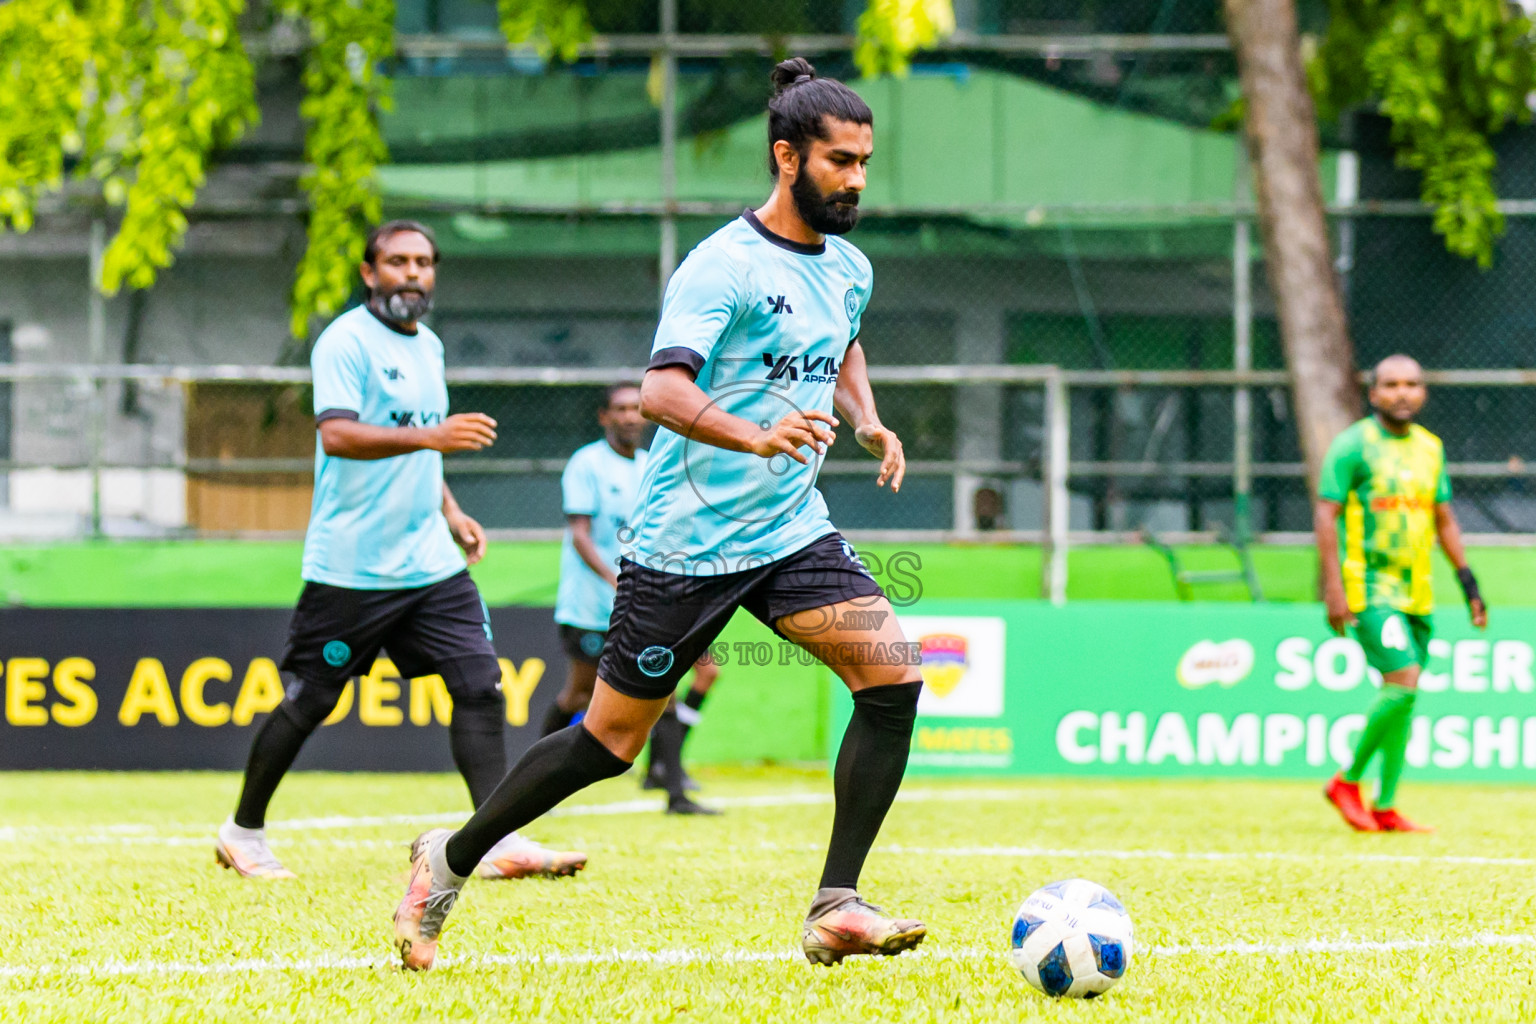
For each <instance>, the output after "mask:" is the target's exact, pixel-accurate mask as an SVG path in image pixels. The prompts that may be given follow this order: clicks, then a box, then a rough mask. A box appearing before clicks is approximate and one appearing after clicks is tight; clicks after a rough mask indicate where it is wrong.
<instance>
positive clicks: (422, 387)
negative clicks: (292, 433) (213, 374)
mask: <svg viewBox="0 0 1536 1024" xmlns="http://www.w3.org/2000/svg"><path fill="white" fill-rule="evenodd" d="M437 259H438V253H437V244H436V243H435V242H434V241H433V239H432V234H431V232H430V231H429V230H428V229H427V228H426V227H425V226H423V225H421V224H417V223H415V222H412V221H391V222H389V223H387V224H382V225H380V226H379V227H377V228H375V229H374V230H373V231H372V232H371V233H370V234H369V236H368V240H367V243H366V246H365V248H364V257H363V264H362V268H361V273H362V277H363V283H364V284H365V285H366V286H367V288H368V300H367V302H366V303H365V304H364V305H362V306H359V307H357V308H356V309H353V310H350V311H349V312H346V313H343V314H342V315H341V316H339V317H337V318H336V319H335V321H333V322H332V323H331V325H330V326H329V327H327V328H326V329H325V331H324V333H322V334H321V335H320V338H319V339H318V340H317V341H316V342H315V349H314V354H313V356H312V360H311V362H312V364H313V370H314V395H315V400H314V404H315V424H316V433H317V439H316V443H315V496H314V503H313V507H312V508H311V510H310V517H309V531H308V533H307V534H306V535H305V538H304V568H303V577H304V581H305V583H304V591H303V593H302V594H301V595H300V597H299V604H298V607H297V608H296V609H295V611H294V614H293V621H292V623H291V624H290V626H289V632H288V644H287V649H286V650H285V651H284V653H283V661H282V666H281V667H282V671H283V673H284V676H285V683H286V693H285V695H284V697H283V700H282V702H281V703H280V704H278V706H277V708H276V709H274V710H273V712H272V714H271V715H269V716H268V717H267V720H266V721H265V722H264V723H262V726H261V728H260V729H259V730H257V733H256V737H255V739H254V740H253V741H252V743H251V753H250V758H249V760H248V762H247V764H246V770H245V781H244V785H243V787H242V789H241V793H240V802H239V804H238V806H237V807H236V808H235V813H234V814H233V815H232V816H231V817H230V819H229V820H228V821H226V822H225V823H224V824H223V826H221V827H220V829H219V834H218V839H217V841H216V844H215V847H214V852H215V854H216V856H217V857H218V860H219V863H221V864H223V865H224V866H225V867H229V868H233V869H234V870H235V871H236V872H237V873H239V874H240V875H241V876H242V877H245V878H264V879H278V878H292V877H293V873H292V872H290V871H289V870H288V869H287V868H285V867H284V866H283V865H282V863H281V862H280V861H278V859H277V857H276V856H274V855H273V853H272V850H271V848H270V847H269V846H268V845H267V840H266V832H265V824H266V813H267V805H268V803H270V801H271V799H272V794H273V793H274V792H276V790H277V786H278V783H280V782H281V781H282V779H283V776H284V775H285V774H287V772H288V769H289V767H290V766H291V765H292V764H293V760H294V758H296V757H297V756H298V754H299V750H300V748H302V747H303V745H304V741H305V740H307V739H308V738H309V736H310V734H311V733H313V732H314V731H315V729H316V728H317V727H318V726H319V725H320V723H321V722H323V721H324V720H325V718H326V716H328V715H329V714H330V713H331V711H332V710H333V709H334V708H335V706H336V702H337V701H338V700H339V699H340V697H341V694H342V692H343V690H344V689H345V687H346V685H347V682H348V681H349V680H350V679H351V678H352V677H354V676H357V675H359V674H361V673H364V672H366V671H368V670H369V668H370V667H372V665H373V662H374V659H375V658H377V657H378V655H379V652H380V650H388V652H389V655H390V657H391V659H393V660H394V662H395V664H396V665H397V666H398V667H399V669H400V671H401V672H403V673H404V674H405V675H407V676H411V677H416V676H424V675H434V674H435V675H441V676H442V677H443V680H444V682H445V683H446V684H447V687H448V692H449V694H450V695H451V696H452V698H453V718H452V722H451V724H450V725H449V727H448V732H449V745H450V747H451V749H452V752H453V761H454V764H455V765H456V766H457V767H458V769H459V772H460V773H461V774H462V775H463V776H464V781H465V783H466V784H467V785H468V787H469V793H470V799H471V800H472V802H473V803H474V804H475V805H476V806H479V805H480V804H481V803H482V802H483V801H484V800H485V798H486V797H487V796H489V795H490V793H491V791H492V789H494V788H495V786H496V784H497V782H498V781H500V779H501V776H502V774H503V773H504V772H505V770H506V746H505V737H504V734H503V730H504V721H505V714H506V711H505V704H504V702H503V698H502V694H501V666H500V664H499V663H498V662H497V660H496V652H495V650H494V649H493V648H492V646H491V626H490V620H489V618H488V615H487V612H486V607H485V602H484V601H482V600H481V599H480V592H479V590H477V589H476V588H475V584H474V581H473V580H471V579H470V577H469V568H468V567H469V566H470V565H473V564H474V563H475V562H478V561H479V560H480V558H481V556H482V555H483V554H484V553H485V531H484V530H482V529H481V528H480V524H479V523H477V522H475V520H474V519H472V518H470V517H469V516H467V515H465V514H464V512H463V510H462V509H460V508H459V505H458V502H456V501H454V500H453V494H452V492H450V491H449V490H448V486H447V484H445V483H444V482H443V454H444V453H447V452H468V451H476V450H479V449H481V448H484V447H486V446H487V445H489V444H491V443H492V442H493V441H495V440H496V421H495V420H493V419H491V418H490V417H489V416H486V415H485V414H484V413H478V412H471V413H461V414H459V415H457V416H450V415H448V385H447V383H446V381H445V379H444V375H443V343H442V342H441V341H439V340H438V337H437V335H436V334H434V333H432V330H431V328H429V327H427V326H426V325H424V324H422V323H420V319H421V317H423V316H424V315H426V313H427V311H428V310H430V309H431V308H432V291H433V287H434V286H435V284H436V280H437ZM461 548H462V549H463V550H462V553H461V551H460V549H461ZM585 863H586V855H585V854H582V853H568V852H559V851H554V850H547V849H545V848H544V847H542V846H539V845H538V844H537V843H534V842H532V841H531V840H528V839H525V838H523V837H522V836H519V835H516V834H513V833H512V832H511V830H508V832H507V833H505V834H503V835H502V836H500V837H498V839H497V842H496V843H495V845H494V846H493V847H492V848H491V849H489V850H487V852H486V856H485V858H484V859H483V861H482V863H481V864H480V865H478V867H479V870H480V873H481V874H482V875H483V876H485V877H491V878H521V877H525V876H527V875H535V874H545V875H568V874H571V873H573V872H575V871H576V870H578V869H579V868H581V867H582V865H584V864H585Z"/></svg>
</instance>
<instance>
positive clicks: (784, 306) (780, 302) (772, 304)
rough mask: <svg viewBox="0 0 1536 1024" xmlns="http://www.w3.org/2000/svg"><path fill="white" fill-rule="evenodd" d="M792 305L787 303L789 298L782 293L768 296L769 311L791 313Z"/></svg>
mask: <svg viewBox="0 0 1536 1024" xmlns="http://www.w3.org/2000/svg"><path fill="white" fill-rule="evenodd" d="M794 311H795V310H794V307H793V306H791V305H790V304H789V299H788V297H787V296H784V295H770V296H768V312H769V313H793V312H794Z"/></svg>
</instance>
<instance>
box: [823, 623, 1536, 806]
mask: <svg viewBox="0 0 1536 1024" xmlns="http://www.w3.org/2000/svg"><path fill="white" fill-rule="evenodd" d="M921 610H922V612H923V614H921V615H906V614H902V615H900V620H901V623H902V626H903V628H904V630H905V631H906V634H907V639H908V640H909V641H911V642H913V643H915V644H917V645H918V646H919V647H920V648H921V650H922V654H923V677H924V683H925V685H924V688H923V695H922V699H921V701H920V703H919V705H918V722H917V729H916V732H915V734H914V736H913V742H912V756H911V761H910V771H911V772H912V773H913V774H925V773H926V774H1050V775H1120V776H1186V777H1189V776H1203V777H1222V776H1269V777H1274V778H1308V779H1322V778H1325V777H1326V776H1327V775H1329V774H1331V773H1332V772H1333V771H1335V770H1336V768H1337V766H1339V765H1341V764H1344V763H1346V762H1347V761H1348V760H1349V758H1350V755H1351V752H1352V750H1353V748H1354V744H1355V741H1356V739H1357V738H1358V737H1359V734H1360V729H1361V727H1362V726H1363V724H1364V722H1365V716H1364V712H1365V710H1366V708H1367V707H1368V706H1369V705H1370V703H1371V701H1372V699H1373V696H1374V692H1375V688H1376V687H1378V686H1379V685H1380V679H1379V677H1378V676H1376V675H1375V673H1374V672H1373V671H1372V670H1370V669H1369V668H1368V667H1367V666H1366V663H1365V655H1364V653H1363V652H1362V651H1361V649H1360V646H1359V644H1357V643H1356V642H1355V641H1354V640H1352V639H1348V638H1345V637H1336V636H1333V635H1332V633H1331V632H1330V631H1329V630H1328V628H1327V625H1326V624H1325V623H1324V622H1323V614H1322V609H1321V606H1310V605H1292V606H1279V605H1215V604H1208V605H1193V604H1140V603H1133V602H1124V603H1120V602H1116V603H1107V602H1106V603H1095V602H1080V603H1074V604H1070V605H1068V606H1066V607H1063V608H1053V607H1051V606H1049V605H1046V604H1043V603H1037V602H980V601H923V602H921ZM1533 644H1536V609H1511V610H1498V609H1496V610H1495V612H1494V614H1493V617H1492V620H1491V623H1490V625H1489V627H1488V630H1487V631H1486V632H1478V631H1477V630H1475V629H1473V628H1472V627H1471V625H1470V624H1469V623H1468V621H1467V614H1466V610H1465V609H1464V608H1462V607H1460V606H1458V605H1449V606H1446V607H1445V608H1443V609H1441V610H1440V612H1439V613H1438V614H1437V615H1436V616H1435V638H1434V640H1433V641H1432V643H1431V646H1430V655H1431V657H1430V663H1429V667H1428V669H1427V670H1426V671H1425V673H1424V675H1423V677H1422V679H1421V681H1420V684H1419V689H1420V695H1419V698H1418V702H1417V706H1416V707H1415V711H1414V720H1413V731H1412V734H1411V735H1412V738H1411V740H1410V742H1409V745H1408V752H1407V760H1408V766H1409V771H1410V772H1411V773H1412V774H1413V776H1414V777H1416V778H1426V779H1428V778H1439V779H1466V780H1479V781H1486V782H1491V783H1500V784H1504V783H1509V782H1528V781H1536V648H1533ZM850 708H851V702H850V701H849V699H848V697H847V694H846V693H844V692H842V687H841V686H838V687H835V690H834V696H833V702H832V709H833V712H832V722H831V723H830V724H831V728H830V729H828V739H829V742H830V744H831V747H832V750H834V751H835V749H836V745H837V743H838V742H839V741H840V739H841V737H842V732H843V727H844V725H845V723H846V722H847V718H848V715H849V712H850Z"/></svg>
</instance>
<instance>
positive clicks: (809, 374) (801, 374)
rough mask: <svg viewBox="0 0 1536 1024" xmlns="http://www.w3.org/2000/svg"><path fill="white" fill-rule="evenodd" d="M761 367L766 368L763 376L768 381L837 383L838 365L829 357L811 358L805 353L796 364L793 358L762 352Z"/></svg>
mask: <svg viewBox="0 0 1536 1024" xmlns="http://www.w3.org/2000/svg"><path fill="white" fill-rule="evenodd" d="M763 365H764V366H766V367H768V372H767V373H766V374H764V376H765V377H767V378H768V379H769V380H781V379H787V380H794V381H804V382H806V383H807V384H831V383H835V382H836V381H837V371H838V365H837V362H836V361H835V360H834V359H833V358H832V357H831V356H812V355H810V354H809V353H807V354H805V355H802V356H801V357H800V360H799V362H796V361H795V357H794V356H780V355H775V354H774V353H772V352H764V353H763Z"/></svg>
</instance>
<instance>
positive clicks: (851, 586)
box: [597, 533, 884, 700]
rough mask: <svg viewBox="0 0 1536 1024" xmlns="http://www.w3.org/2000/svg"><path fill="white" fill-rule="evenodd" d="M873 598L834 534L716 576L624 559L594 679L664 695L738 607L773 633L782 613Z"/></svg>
mask: <svg viewBox="0 0 1536 1024" xmlns="http://www.w3.org/2000/svg"><path fill="white" fill-rule="evenodd" d="M876 596H882V597H883V596H884V591H882V590H881V589H880V584H878V583H876V582H875V580H874V577H872V576H870V574H869V572H868V571H867V570H866V569H865V568H864V566H863V564H862V563H861V562H860V561H859V560H858V557H857V556H856V555H855V554H854V553H853V548H852V547H850V546H849V544H848V542H847V541H845V540H844V539H843V536H842V534H840V533H829V534H827V535H826V536H824V537H822V538H820V539H819V540H815V541H812V542H811V543H810V544H808V545H806V546H805V547H803V548H801V549H800V550H799V551H796V552H795V553H794V554H792V555H789V556H787V557H785V558H781V559H779V560H778V561H777V562H769V563H767V564H766V565H761V566H758V567H757V568H754V569H745V570H742V571H741V572H731V573H722V574H720V575H716V576H696V575H692V574H684V573H670V572H658V571H656V570H655V569H649V568H647V567H645V566H643V565H639V564H637V563H635V562H632V561H629V560H628V559H625V560H623V561H622V562H621V563H620V567H619V586H618V592H617V593H616V594H615V596H614V601H613V619H612V620H611V621H610V623H609V627H608V642H607V644H606V645H605V646H604V647H603V655H602V660H601V661H600V662H599V663H598V667H597V675H598V678H599V679H602V680H603V681H604V682H605V683H607V684H608V685H609V686H611V687H613V688H614V689H615V690H618V691H619V692H620V693H622V694H625V695H627V696H630V697H636V698H639V699H642V700H654V699H659V698H662V697H670V696H671V695H672V693H673V691H674V690H676V689H677V684H678V681H679V680H680V679H682V677H683V676H684V675H685V674H686V673H687V672H688V670H689V669H691V668H692V667H693V663H694V662H695V661H697V660H698V659H699V658H700V657H701V656H702V655H703V654H704V653H705V652H706V651H707V650H708V648H709V645H710V644H712V643H714V641H715V638H716V637H718V636H719V635H720V631H721V630H723V629H724V628H725V625H726V623H728V622H729V621H730V620H731V616H732V615H734V614H735V613H736V609H737V608H745V609H746V610H747V611H749V612H751V613H752V614H753V615H754V616H756V617H757V618H758V620H759V621H761V622H762V623H763V624H764V625H766V626H767V627H768V628H769V629H773V630H774V631H775V632H778V630H777V629H776V628H775V625H774V624H775V623H777V622H778V621H779V620H780V619H782V618H784V617H785V616H786V615H794V614H796V613H798V612H805V611H809V610H810V609H813V608H825V607H826V606H828V605H833V604H839V603H841V602H844V601H852V600H856V599H859V598H872V597H876Z"/></svg>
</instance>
